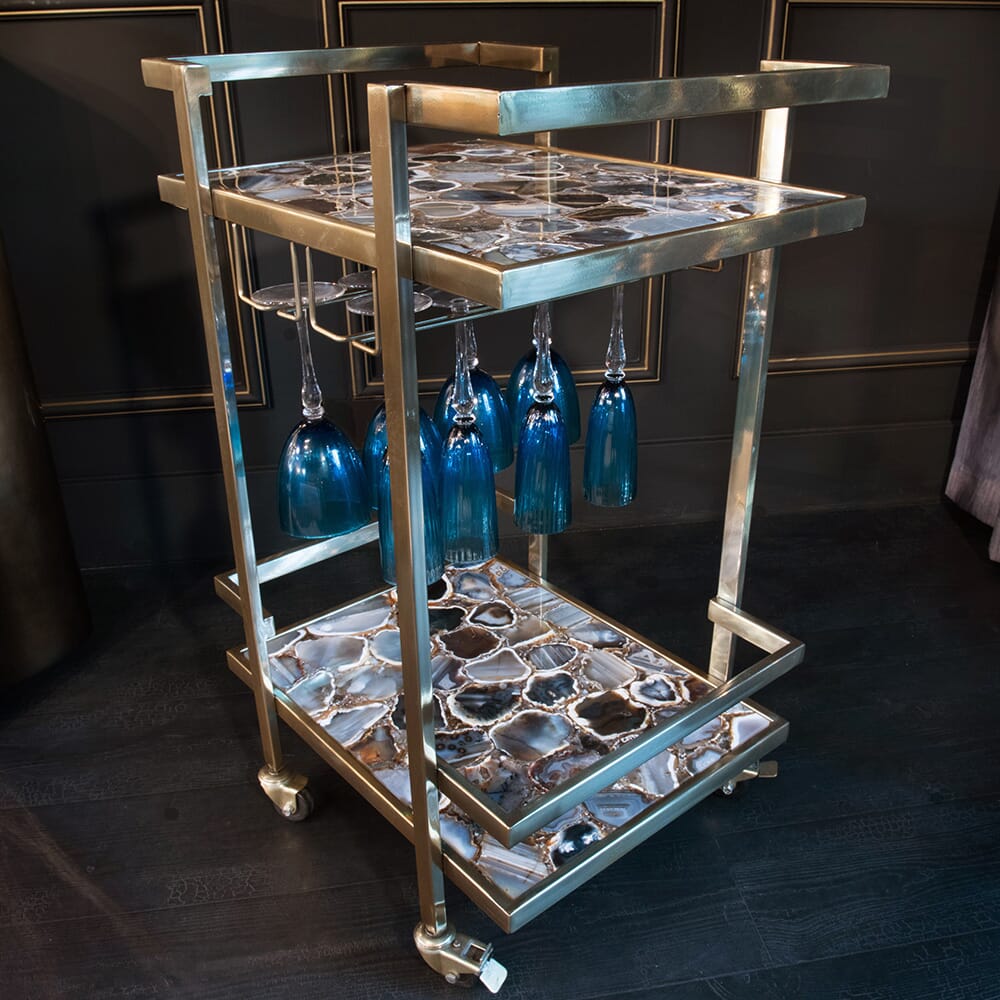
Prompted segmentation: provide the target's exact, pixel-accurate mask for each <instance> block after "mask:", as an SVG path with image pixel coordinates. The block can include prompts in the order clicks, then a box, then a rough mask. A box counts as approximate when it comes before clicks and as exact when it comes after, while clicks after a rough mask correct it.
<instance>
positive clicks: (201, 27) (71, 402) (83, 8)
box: [0, 0, 268, 420]
mask: <svg viewBox="0 0 1000 1000" xmlns="http://www.w3.org/2000/svg"><path fill="white" fill-rule="evenodd" d="M206 6H207V3H200V4H199V3H181V4H157V3H151V4H142V5H138V4H120V5H117V6H116V5H114V4H109V3H107V2H106V0H105V2H104V3H100V4H94V5H93V6H88V5H87V4H85V3H79V4H77V5H75V6H73V7H48V8H33V9H29V8H24V9H19V10H0V18H11V19H15V18H19V19H22V20H27V19H33V20H38V19H41V18H50V19H55V18H61V17H81V16H87V17H90V16H93V17H114V16H122V15H150V14H195V15H196V16H197V20H198V31H199V34H200V36H201V45H202V52H203V54H204V55H210V54H211V46H210V45H209V37H208V26H207V24H206V22H205V7H206ZM212 8H213V12H214V15H215V24H214V25H213V27H214V29H215V39H216V41H217V43H218V49H219V52H225V42H224V40H223V31H222V11H221V9H220V7H219V0H212ZM224 100H225V105H226V124H227V138H228V140H229V147H230V149H231V150H232V151H233V154H234V156H235V154H236V150H237V142H236V128H235V123H234V120H233V111H232V102H231V100H230V93H229V87H228V86H224ZM209 106H210V118H211V122H212V133H213V135H212V140H213V148H214V151H215V158H216V163H218V164H220V165H221V164H222V147H221V144H220V140H219V126H218V120H217V115H216V107H215V100H214V98H212V99H211V100H210V102H209ZM233 294H234V296H235V294H236V287H235V280H234V281H233ZM236 330H237V334H238V336H237V343H238V345H239V350H240V362H241V365H242V370H243V374H244V379H245V383H244V385H243V387H242V388H238V389H237V390H236V394H237V396H238V397H240V398H241V402H242V406H243V407H244V408H245V409H259V408H263V407H266V406H267V405H268V396H267V377H266V372H265V371H264V358H263V352H262V340H261V338H262V336H263V332H262V330H261V328H260V324H259V323H258V322H257V318H256V317H255V316H253V317H252V319H251V331H250V332H251V341H252V343H253V352H252V354H253V365H252V366H251V358H250V352H248V349H247V331H246V329H245V328H244V323H243V315H242V312H241V311H239V310H237V316H236ZM252 372H253V373H254V374H255V376H256V384H257V386H259V398H254V395H253V389H252V388H251V387H252V385H253V380H252V379H251V373H252ZM169 400H178V401H180V400H201V401H202V402H198V403H192V404H191V405H184V406H133V407H130V408H129V407H127V406H126V407H124V408H121V409H107V410H105V409H101V407H102V406H109V405H113V404H115V403H122V404H128V403H142V402H151V403H157V402H164V403H165V402H167V401H169ZM212 405H213V403H212V388H211V386H208V387H207V388H206V389H205V390H204V391H202V392H180V393H155V392H151V393H147V394H140V395H135V396H127V395H120V396H95V397H93V398H91V399H87V398H84V399H68V400H60V401H59V402H56V403H46V402H42V403H41V404H40V408H41V411H42V414H43V416H44V417H45V419H46V420H81V419H85V418H88V417H105V416H130V415H132V414H136V413H188V412H192V411H197V410H207V409H211V408H212ZM74 408H75V409H74Z"/></svg>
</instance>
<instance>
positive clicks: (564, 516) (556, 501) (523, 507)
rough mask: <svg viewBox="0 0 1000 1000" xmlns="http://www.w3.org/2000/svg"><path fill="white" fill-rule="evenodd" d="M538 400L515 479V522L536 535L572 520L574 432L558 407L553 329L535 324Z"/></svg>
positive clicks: (519, 449)
mask: <svg viewBox="0 0 1000 1000" xmlns="http://www.w3.org/2000/svg"><path fill="white" fill-rule="evenodd" d="M535 333H536V346H537V348H538V350H537V352H536V356H535V366H534V370H533V373H532V398H533V400H534V401H533V402H532V404H531V406H530V407H529V408H528V412H527V414H526V415H525V418H524V424H523V425H522V427H521V434H520V438H519V440H518V446H517V466H516V470H515V475H514V483H515V485H514V523H515V524H516V525H517V526H518V527H519V528H521V529H522V530H524V531H527V532H530V533H531V534H535V535H552V534H556V533H557V532H560V531H564V530H565V529H566V528H567V527H568V525H569V522H570V518H571V516H572V504H571V499H572V490H571V484H570V467H569V434H568V432H567V427H566V421H565V420H564V419H563V415H562V413H561V412H560V409H559V407H558V406H557V405H556V403H555V372H554V370H553V366H552V350H551V345H550V340H549V325H548V323H546V322H544V321H543V322H541V323H538V324H536V331H535Z"/></svg>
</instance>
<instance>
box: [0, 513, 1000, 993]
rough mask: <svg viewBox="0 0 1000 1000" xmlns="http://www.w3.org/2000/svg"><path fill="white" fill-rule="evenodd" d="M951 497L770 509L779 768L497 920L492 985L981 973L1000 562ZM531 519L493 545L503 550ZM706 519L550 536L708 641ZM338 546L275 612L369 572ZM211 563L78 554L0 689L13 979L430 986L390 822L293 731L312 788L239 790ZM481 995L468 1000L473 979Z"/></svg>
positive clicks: (998, 989)
mask: <svg viewBox="0 0 1000 1000" xmlns="http://www.w3.org/2000/svg"><path fill="white" fill-rule="evenodd" d="M986 540H987V532H986V530H985V529H983V528H982V527H981V526H979V525H977V524H976V523H975V522H972V521H970V520H969V519H967V518H965V517H964V516H962V515H960V514H959V513H957V512H956V511H954V510H953V509H951V508H949V507H934V508H907V509H900V510H882V511H867V512H842V513H834V514H830V513H826V514H816V515H796V516H782V517H772V518H767V517H764V518H761V519H759V520H758V521H757V522H756V523H755V526H754V535H753V543H752V553H751V574H750V579H749V583H748V591H747V598H746V607H747V609H748V610H749V611H751V612H752V613H754V614H757V615H759V616H760V617H762V618H764V619H765V620H768V621H772V622H774V623H775V624H776V625H778V626H780V627H782V628H784V629H785V630H787V631H789V632H791V633H792V634H793V635H796V636H799V637H801V638H803V639H804V640H805V642H806V646H807V660H806V662H805V663H804V664H803V665H802V666H801V667H799V668H798V669H797V670H795V671H793V672H792V673H791V674H790V675H788V676H786V677H785V678H783V679H782V680H781V681H779V682H777V683H776V684H775V685H774V686H773V687H771V688H769V689H768V690H767V691H766V692H764V694H763V695H762V697H761V699H760V700H761V701H762V702H763V703H764V704H766V705H767V706H768V707H769V708H772V709H774V710H775V711H776V712H778V713H779V714H781V715H783V716H784V717H785V718H787V719H789V720H790V722H791V724H792V727H791V737H790V741H789V743H788V744H787V745H786V746H784V747H782V748H781V749H780V750H779V751H778V752H777V754H776V757H777V759H778V760H779V761H780V764H781V775H780V777H779V778H778V780H776V781H759V782H754V783H751V784H750V785H748V786H746V787H745V788H744V789H743V790H742V794H740V795H738V796H736V797H734V798H733V799H732V800H728V799H721V798H712V799H710V800H708V801H706V802H704V803H702V804H701V805H700V806H699V807H697V808H696V809H694V810H692V811H691V812H690V813H688V814H687V815H685V816H684V817H682V818H681V819H680V820H678V821H677V822H676V823H674V824H673V825H672V826H670V827H668V828H667V829H666V830H664V831H662V832H661V833H659V834H657V835H656V836H654V837H653V838H652V839H651V840H649V841H647V842H646V843H645V844H644V845H642V846H641V847H640V848H638V849H636V850H635V851H633V852H632V853H631V854H630V855H628V856H627V857H626V858H624V859H623V860H622V861H620V862H618V863H617V864H616V865H614V866H613V867H612V868H610V869H609V870H607V871H606V872H604V873H602V874H601V875H599V876H597V877H596V878H595V879H593V880H592V881H591V882H590V883H588V884H587V885H586V886H585V887H583V888H582V889H580V890H579V891H578V892H576V893H575V894H573V895H572V896H571V897H570V898H569V899H567V900H566V901H564V902H562V903H560V904H558V905H557V906H555V907H554V908H553V909H551V910H549V911H548V912H547V913H545V914H544V915H543V916H541V917H539V918H538V919H537V920H535V921H534V922H533V923H532V924H530V925H528V926H527V927H526V928H524V929H522V930H521V931H519V932H518V933H517V934H515V935H512V936H511V937H504V936H503V935H502V934H501V933H500V932H499V931H497V930H496V929H495V928H494V927H493V925H492V924H491V923H490V922H489V921H488V920H487V919H486V918H485V917H483V916H482V915H480V914H479V913H478V911H476V910H475V908H474V907H473V906H472V905H471V904H469V903H468V902H467V901H466V900H465V899H464V898H463V897H462V896H461V895H460V894H459V893H458V892H457V891H451V892H450V896H449V900H450V903H451V916H452V919H453V920H454V922H455V923H456V924H458V925H459V926H460V927H461V928H462V929H463V930H465V931H467V932H469V933H473V934H477V935H479V936H482V937H485V938H487V939H489V940H492V941H494V942H495V943H496V946H497V952H498V957H499V958H500V959H501V961H503V962H504V963H505V964H506V965H508V967H509V968H510V970H511V972H510V979H509V980H508V984H507V986H505V988H504V991H503V994H502V995H504V996H506V997H507V998H508V1000H529V998H530V1000H548V998H551V1000H563V998H580V1000H584V998H586V1000H597V998H602V997H623V998H628V1000H654V998H656V1000H660V998H662V1000H689V998H690V1000H702V998H719V997H724V998H732V1000H750V998H755V1000H756V998H781V1000H785V998H787V1000H797V998H807V1000H834V998H836V1000H848V998H850V1000H897V998H898V1000H990V998H1000V726H998V721H997V720H998V718H1000V567H997V566H995V565H993V564H991V563H989V561H988V560H987V559H986V556H985V549H986ZM519 544H520V543H518V542H513V543H512V554H513V555H515V556H518V555H519V553H518V551H517V548H518V545H519ZM718 545H719V529H718V526H717V525H694V526H677V527H668V528H653V529H646V530H643V531H641V532H634V533H626V532H620V531H607V532H602V533H596V532H595V533H586V534H578V535H574V536H571V537H563V538H557V539H555V540H554V542H553V570H552V577H553V579H554V581H555V582H556V583H558V584H560V585H563V586H564V587H566V588H567V589H569V590H570V591H571V592H573V593H575V594H577V595H578V596H579V597H581V598H582V599H583V600H585V601H587V602H589V603H592V604H594V605H595V606H597V607H599V608H601V609H602V610H604V611H606V612H607V613H608V614H609V615H611V616H612V617H616V618H619V619H621V620H622V621H625V622H627V623H628V624H630V625H632V626H633V627H635V628H636V629H638V630H639V631H641V632H644V633H645V634H647V635H649V636H650V637H651V638H654V639H656V640H658V641H660V642H662V643H663V644H665V645H667V646H668V647H670V648H673V649H675V650H676V651H677V652H679V653H681V654H682V655H687V656H689V657H691V658H693V659H695V660H696V661H697V660H698V659H699V658H703V657H704V655H705V652H706V650H707V646H708V640H709V629H708V626H707V623H706V622H705V617H704V615H705V603H706V600H707V598H708V596H709V595H710V594H711V593H713V591H714V573H713V571H712V567H713V565H714V564H715V560H716V559H717V554H718ZM374 558H375V557H374V554H373V553H372V552H369V551H364V552H360V553H353V554H351V555H350V556H348V557H345V558H344V559H343V560H342V561H341V562H340V563H339V564H337V565H334V566H333V567H323V568H319V569H317V570H313V571H310V572H309V574H308V575H307V577H306V578H305V579H301V580H298V581H296V582H295V583H294V584H292V585H282V586H272V587H271V588H270V591H269V592H268V594H267V599H268V604H269V606H270V607H271V608H272V610H274V611H276V612H277V614H278V616H279V620H281V619H282V618H284V620H285V621H288V620H290V619H291V618H299V617H302V616H303V615H304V614H306V613H308V612H310V611H312V610H316V611H318V610H320V609H321V608H323V607H327V606H330V605H332V604H334V603H337V602H339V601H341V600H344V599H346V598H347V597H348V596H350V595H351V594H354V593H360V592H362V591H364V590H365V589H370V588H372V587H374V586H376V585H377V583H378V572H377V566H376V564H375V562H374ZM210 572H211V567H183V568H180V569H176V570H171V571H170V572H169V573H164V572H162V571H160V572H154V571H151V570H127V571H126V570H118V571H107V572H102V573H94V574H91V575H90V576H89V577H88V581H87V583H88V589H89V593H90V595H91V599H92V603H93V608H94V614H95V619H96V632H95V635H94V638H93V640H92V641H91V642H90V643H89V645H88V647H87V648H86V649H85V650H84V651H83V652H82V653H81V654H80V655H78V656H76V657H74V658H73V659H72V661H70V662H67V663H64V664H62V665H60V666H58V667H56V668H55V669H53V670H52V671H50V672H49V673H47V674H45V675H43V676H42V677H39V678H36V679H35V680H33V681H31V682H29V683H26V684H24V685H22V686H21V687H20V688H18V689H17V690H15V691H14V692H8V693H7V695H6V696H5V698H4V701H3V705H2V708H0V995H2V996H3V997H5V998H12V1000H21V998H25V1000H27V998H50V997H59V998H62V997H73V998H75V997H81V998H91V997H157V996H160V997H197V998H220V1000H221V998H283V997H295V998H311V997H316V998H321V997H322V998H336V1000H361V998H386V1000H389V998H444V997H452V998H454V997H455V996H456V995H464V994H456V992H455V990H456V988H455V987H448V986H446V985H445V984H444V983H443V981H441V980H440V979H438V978H437V977H436V976H435V975H434V974H433V973H431V972H430V971H429V970H428V969H426V968H425V967H424V965H423V964H422V963H421V962H420V960H419V958H418V957H417V955H416V952H415V950H414V949H413V946H412V942H411V938H410V935H411V932H412V928H413V925H414V923H415V922H416V919H417V908H416V888H415V882H414V875H413V866H412V856H411V852H410V849H409V847H408V845H407V844H406V843H405V841H404V840H403V839H402V838H401V837H400V836H398V835H397V834H396V833H395V832H394V831H393V830H392V829H391V828H390V827H389V826H388V825H387V824H386V823H385V822H384V821H383V820H381V819H380V818H379V817H378V816H377V815H376V814H375V813H374V812H373V811H372V810H371V809H370V808H369V807H368V806H367V805H366V804H365V803H364V802H363V801H362V800H361V799H360V798H359V797H358V796H357V795H356V794H355V793H353V792H352V791H351V790H350V789H349V788H347V787H346V786H345V785H344V783H343V782H341V781H340V780H339V779H338V778H337V777H336V775H334V774H333V773H332V772H330V771H329V770H327V769H326V768H325V767H324V766H323V765H321V764H320V763H319V762H318V761H317V760H316V758H315V757H314V756H313V755H312V754H311V753H310V751H309V750H308V749H307V748H305V747H304V746H302V745H301V744H299V743H297V741H295V739H294V738H293V737H291V736H290V735H289V737H288V741H287V743H288V749H289V751H290V754H291V756H292V757H293V761H294V763H295V765H296V766H298V767H299V768H301V769H303V770H304V771H306V772H307V773H308V774H309V775H310V778H311V781H312V785H313V788H314V789H315V791H316V793H317V795H318V797H319V799H320V801H321V809H320V811H319V812H318V813H317V814H316V815H315V816H314V817H313V818H312V819H310V820H309V821H308V822H306V823H302V824H290V823H287V822H284V821H282V820H281V819H279V818H278V816H277V815H276V814H275V813H274V811H273V810H272V808H271V806H270V804H269V803H268V802H267V800H266V799H265V798H264V797H263V795H262V794H261V793H260V791H259V790H258V789H257V787H256V783H255V773H256V770H257V768H258V766H259V763H260V762H259V749H258V743H257V736H256V728H255V721H254V712H253V705H252V702H251V699H250V697H249V694H248V692H247V691H246V689H245V688H244V687H243V685H242V684H240V683H239V682H238V681H237V680H236V679H235V678H233V677H232V676H231V675H230V674H229V673H228V671H227V670H226V669H225V666H224V663H223V658H222V655H221V653H222V650H223V649H224V648H226V647H227V646H230V645H234V644H235V643H236V642H237V641H238V639H239V623H238V620H237V619H236V617H235V616H234V615H233V614H232V613H231V612H230V611H229V610H228V609H227V608H225V607H224V606H223V605H221V604H220V603H219V602H218V601H217V600H216V599H215V598H214V597H213V595H212V589H211V585H210V580H209V577H210ZM483 995H485V994H483Z"/></svg>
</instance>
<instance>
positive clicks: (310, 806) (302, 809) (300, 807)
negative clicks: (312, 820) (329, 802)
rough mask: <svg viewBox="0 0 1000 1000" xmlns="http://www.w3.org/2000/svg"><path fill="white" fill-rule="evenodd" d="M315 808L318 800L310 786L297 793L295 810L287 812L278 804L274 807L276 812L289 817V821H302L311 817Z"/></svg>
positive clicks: (285, 817)
mask: <svg viewBox="0 0 1000 1000" xmlns="http://www.w3.org/2000/svg"><path fill="white" fill-rule="evenodd" d="M315 808H316V800H315V799H314V798H313V796H312V792H310V791H309V789H308V788H303V789H302V791H301V792H298V793H296V795H295V811H294V812H291V813H286V812H283V811H282V810H281V809H279V808H278V807H277V806H275V807H274V809H275V812H277V813H278V815H279V816H281V817H282V818H283V819H287V820H288V822H289V823H301V822H302V821H303V820H306V819H309V817H310V816H311V815H312V813H313V810H314V809H315Z"/></svg>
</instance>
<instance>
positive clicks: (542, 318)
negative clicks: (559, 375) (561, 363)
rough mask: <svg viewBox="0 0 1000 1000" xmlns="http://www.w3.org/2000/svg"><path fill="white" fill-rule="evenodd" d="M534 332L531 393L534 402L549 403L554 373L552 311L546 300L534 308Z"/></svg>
mask: <svg viewBox="0 0 1000 1000" xmlns="http://www.w3.org/2000/svg"><path fill="white" fill-rule="evenodd" d="M534 334H535V337H534V339H535V345H536V347H537V351H536V353H535V370H534V373H533V375H532V395H533V397H534V400H535V402H536V403H551V402H552V400H553V399H555V384H556V373H555V370H554V369H553V367H552V312H551V309H550V307H549V303H548V302H543V303H541V304H540V305H538V306H537V307H536V309H535V323H534Z"/></svg>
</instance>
